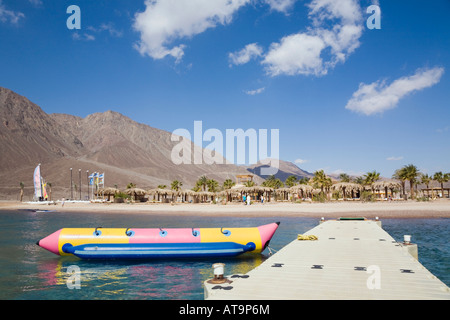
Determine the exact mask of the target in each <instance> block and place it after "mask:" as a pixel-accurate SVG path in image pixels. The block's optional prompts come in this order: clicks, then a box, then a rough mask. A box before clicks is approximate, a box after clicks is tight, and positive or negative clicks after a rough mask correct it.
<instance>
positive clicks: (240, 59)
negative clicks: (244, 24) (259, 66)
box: [228, 43, 263, 67]
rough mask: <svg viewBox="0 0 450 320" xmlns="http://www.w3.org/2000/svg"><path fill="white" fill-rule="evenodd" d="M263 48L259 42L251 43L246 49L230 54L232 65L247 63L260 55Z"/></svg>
mask: <svg viewBox="0 0 450 320" xmlns="http://www.w3.org/2000/svg"><path fill="white" fill-rule="evenodd" d="M262 53H263V49H262V48H261V47H260V46H259V45H258V44H257V43H250V44H248V45H246V46H245V48H244V49H242V50H240V51H238V52H234V53H230V54H228V58H229V59H230V67H231V66H232V65H233V64H234V65H240V64H245V63H247V62H249V61H250V60H251V59H253V58H255V57H260V56H261V55H262Z"/></svg>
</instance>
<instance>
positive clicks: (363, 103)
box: [345, 67, 444, 115]
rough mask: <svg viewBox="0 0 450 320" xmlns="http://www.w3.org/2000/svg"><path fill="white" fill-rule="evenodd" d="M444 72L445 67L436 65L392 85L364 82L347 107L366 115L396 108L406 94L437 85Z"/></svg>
mask: <svg viewBox="0 0 450 320" xmlns="http://www.w3.org/2000/svg"><path fill="white" fill-rule="evenodd" d="M443 74H444V68H438V67H436V68H433V69H425V70H418V71H416V73H415V74H414V75H412V76H410V77H403V78H400V79H397V80H395V81H394V82H392V83H391V84H390V85H387V84H386V82H385V81H377V82H373V83H371V84H363V83H362V84H360V86H359V89H358V90H357V91H356V92H355V93H354V94H353V96H352V98H351V99H350V101H349V102H348V103H347V105H346V106H345V108H346V109H348V110H351V111H354V112H358V113H362V114H365V115H373V114H376V113H383V112H384V111H386V110H389V109H393V108H395V107H396V106H397V104H398V103H399V101H400V100H401V99H402V98H403V97H405V96H406V95H408V94H411V93H413V92H415V91H419V90H423V89H425V88H429V87H431V86H433V85H435V84H436V83H438V82H439V81H440V79H441V77H442V75H443Z"/></svg>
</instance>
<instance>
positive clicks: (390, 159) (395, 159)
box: [386, 157, 403, 161]
mask: <svg viewBox="0 0 450 320" xmlns="http://www.w3.org/2000/svg"><path fill="white" fill-rule="evenodd" d="M386 160H388V161H400V160H403V157H389V158H386Z"/></svg>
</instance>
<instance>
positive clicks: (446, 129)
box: [436, 126, 450, 133]
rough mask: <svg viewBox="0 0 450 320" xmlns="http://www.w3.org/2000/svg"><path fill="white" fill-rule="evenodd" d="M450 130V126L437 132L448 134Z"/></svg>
mask: <svg viewBox="0 0 450 320" xmlns="http://www.w3.org/2000/svg"><path fill="white" fill-rule="evenodd" d="M449 129H450V127H449V126H447V127H445V128H442V129H441V128H439V129H436V132H438V133H444V132H447V131H449Z"/></svg>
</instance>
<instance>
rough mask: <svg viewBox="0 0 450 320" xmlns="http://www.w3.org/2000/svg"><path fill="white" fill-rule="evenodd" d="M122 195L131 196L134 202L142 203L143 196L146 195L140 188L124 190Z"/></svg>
mask: <svg viewBox="0 0 450 320" xmlns="http://www.w3.org/2000/svg"><path fill="white" fill-rule="evenodd" d="M123 193H125V194H127V195H129V196H131V197H132V198H133V200H135V201H144V196H145V195H146V194H147V191H145V190H144V189H140V188H130V189H125V190H124V191H123Z"/></svg>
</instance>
